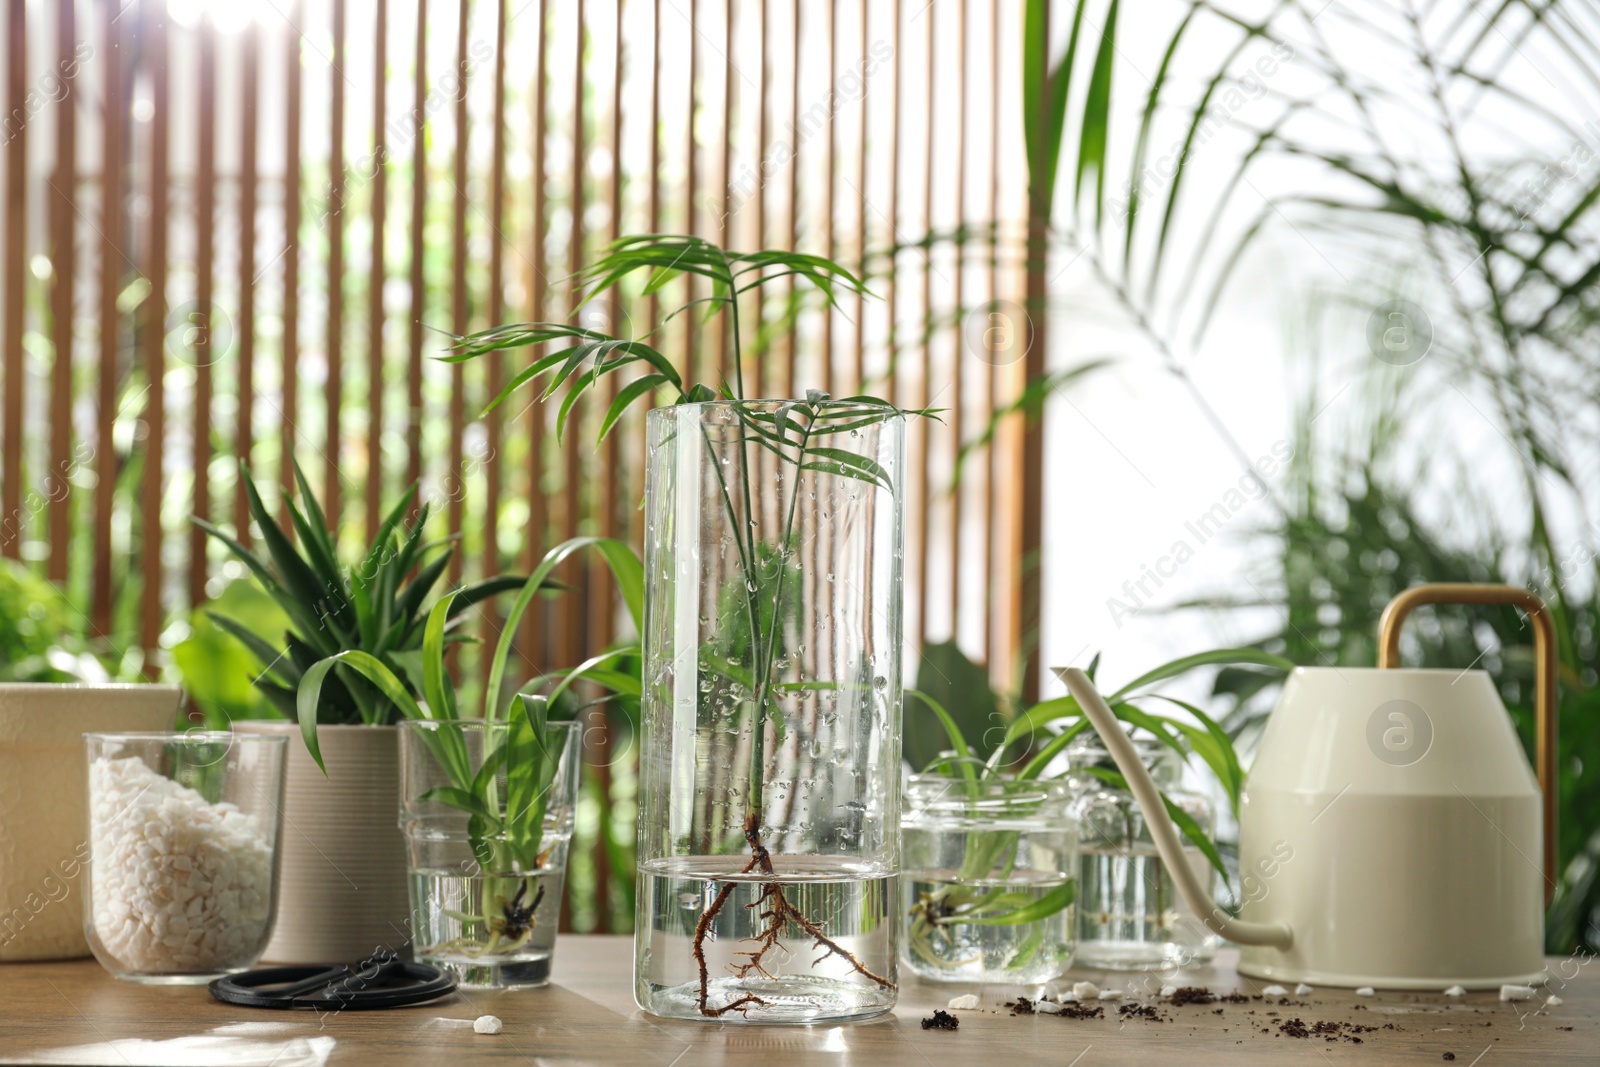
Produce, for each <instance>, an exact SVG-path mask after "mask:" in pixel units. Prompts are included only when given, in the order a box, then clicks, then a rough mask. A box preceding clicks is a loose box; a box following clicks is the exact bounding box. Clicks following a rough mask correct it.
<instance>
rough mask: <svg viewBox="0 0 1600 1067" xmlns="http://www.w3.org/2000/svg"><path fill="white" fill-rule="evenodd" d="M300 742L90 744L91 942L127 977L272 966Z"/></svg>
mask: <svg viewBox="0 0 1600 1067" xmlns="http://www.w3.org/2000/svg"><path fill="white" fill-rule="evenodd" d="M287 747H288V739H287V738H285V737H269V736H251V735H241V734H235V733H229V732H226V731H209V730H207V731H189V732H183V733H127V734H85V735H84V749H85V754H86V756H87V758H88V761H89V826H88V833H89V847H90V852H91V855H90V860H89V864H88V869H87V871H86V873H85V875H84V879H83V892H84V933H85V934H86V936H87V937H88V940H89V947H90V949H91V950H92V951H93V952H94V955H95V958H96V959H98V960H99V961H100V962H101V964H103V965H104V966H105V968H106V970H108V971H110V972H111V973H112V974H113V975H115V976H116V977H118V978H121V979H124V980H127V981H133V982H147V983H157V984H173V985H189V984H202V983H205V982H209V981H210V980H211V979H213V978H216V977H218V976H220V975H224V974H233V973H236V972H239V971H243V970H247V969H249V968H250V967H251V966H253V965H254V964H255V962H256V961H257V960H258V959H260V958H261V954H262V952H264V951H265V950H266V946H267V940H268V938H270V937H271V935H272V924H273V921H274V919H275V918H276V915H277V897H278V839H279V834H280V832H281V823H282V814H281V813H282V809H283V768H284V759H285V754H286V750H287Z"/></svg>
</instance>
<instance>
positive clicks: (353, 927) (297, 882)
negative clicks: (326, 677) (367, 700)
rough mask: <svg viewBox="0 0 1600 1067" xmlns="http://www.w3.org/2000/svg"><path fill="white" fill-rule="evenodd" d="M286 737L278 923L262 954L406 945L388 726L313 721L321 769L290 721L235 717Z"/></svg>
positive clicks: (339, 957)
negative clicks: (318, 746) (336, 724)
mask: <svg viewBox="0 0 1600 1067" xmlns="http://www.w3.org/2000/svg"><path fill="white" fill-rule="evenodd" d="M233 728H234V729H235V730H238V731H240V732H241V733H271V734H284V735H287V736H289V738H290V742H289V758H288V761H287V765H286V767H285V771H284V788H283V797H284V799H283V836H282V839H281V841H282V843H281V845H280V846H279V848H280V852H281V853H282V864H283V872H282V875H281V881H280V884H279V889H278V923H277V926H276V927H274V928H273V933H272V941H271V942H270V943H269V944H268V945H267V950H266V952H265V954H264V955H263V957H262V958H263V960H264V961H266V962H269V963H329V964H335V963H355V962H358V961H360V960H363V959H365V958H366V957H368V956H370V955H371V954H372V953H373V952H374V951H375V950H377V949H380V948H386V949H392V950H394V951H396V952H402V953H403V952H404V950H405V949H406V947H407V946H408V945H409V944H410V943H411V915H410V903H409V901H408V899H407V896H406V850H405V840H404V838H402V837H401V835H400V826H399V823H398V821H397V820H396V818H395V812H396V811H398V810H399V804H400V800H399V797H400V767H399V749H400V731H399V728H398V727H395V726H319V727H317V741H318V743H319V744H320V745H321V748H322V758H323V761H324V762H325V763H326V764H327V766H328V773H327V774H326V775H324V774H323V773H322V770H321V769H320V768H319V767H318V766H317V764H316V761H314V760H313V759H312V758H311V755H310V753H308V752H307V751H306V747H305V745H304V743H302V741H301V740H300V728H299V726H298V725H296V724H295V723H292V722H276V721H272V722H259V721H239V722H235V723H234V724H233Z"/></svg>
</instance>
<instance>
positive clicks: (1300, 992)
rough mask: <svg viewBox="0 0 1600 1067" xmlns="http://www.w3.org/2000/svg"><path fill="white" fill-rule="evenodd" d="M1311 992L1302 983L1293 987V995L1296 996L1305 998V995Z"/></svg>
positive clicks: (1308, 987)
mask: <svg viewBox="0 0 1600 1067" xmlns="http://www.w3.org/2000/svg"><path fill="white" fill-rule="evenodd" d="M1311 991H1312V989H1311V987H1310V986H1308V985H1306V984H1305V983H1304V982H1301V983H1300V984H1299V985H1297V986H1295V987H1294V992H1295V995H1296V996H1300V997H1303V996H1305V995H1306V994H1307V993H1310V992H1311Z"/></svg>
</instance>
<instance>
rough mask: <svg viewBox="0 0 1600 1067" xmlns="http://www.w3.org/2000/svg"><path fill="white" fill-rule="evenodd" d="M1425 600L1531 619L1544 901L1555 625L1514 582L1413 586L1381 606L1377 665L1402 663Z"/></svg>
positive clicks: (1549, 847) (1550, 854)
mask: <svg viewBox="0 0 1600 1067" xmlns="http://www.w3.org/2000/svg"><path fill="white" fill-rule="evenodd" d="M1422 604H1511V605H1514V606H1516V607H1519V608H1521V609H1522V610H1523V611H1526V612H1527V613H1528V619H1529V621H1530V622H1532V623H1533V656H1534V659H1536V660H1537V661H1538V673H1537V675H1536V676H1535V677H1536V681H1535V687H1534V696H1533V704H1534V716H1535V718H1534V723H1535V735H1534V736H1535V744H1536V747H1537V749H1538V752H1537V764H1538V768H1539V788H1540V789H1541V790H1542V791H1543V793H1544V902H1545V904H1546V906H1548V905H1549V903H1550V898H1551V897H1552V896H1553V895H1554V894H1555V891H1556V861H1557V857H1556V792H1557V783H1558V782H1559V781H1560V778H1559V777H1558V776H1557V774H1556V631H1555V624H1554V623H1552V622H1551V621H1550V612H1549V611H1547V610H1546V609H1545V606H1544V601H1542V600H1540V599H1539V598H1538V597H1537V596H1535V595H1534V594H1533V593H1531V592H1529V591H1528V590H1526V589H1523V588H1521V587H1520V586H1515V585H1479V584H1477V583H1475V582H1434V583H1432V584H1429V585H1417V586H1412V587H1411V588H1410V589H1407V590H1406V591H1405V592H1403V593H1401V594H1400V595H1399V596H1397V597H1395V598H1394V599H1393V600H1391V601H1389V606H1388V607H1386V608H1384V609H1383V617H1382V618H1381V619H1379V620H1378V666H1379V667H1390V668H1393V667H1399V666H1400V627H1401V626H1402V625H1403V624H1404V623H1405V621H1406V616H1408V615H1410V614H1411V609H1413V608H1415V607H1418V606H1420V605H1422Z"/></svg>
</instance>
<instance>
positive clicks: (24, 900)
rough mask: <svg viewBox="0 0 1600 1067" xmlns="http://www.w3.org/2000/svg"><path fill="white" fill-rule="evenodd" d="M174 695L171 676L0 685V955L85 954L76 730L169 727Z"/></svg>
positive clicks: (84, 817)
mask: <svg viewBox="0 0 1600 1067" xmlns="http://www.w3.org/2000/svg"><path fill="white" fill-rule="evenodd" d="M178 696H179V693H178V687H177V686H172V685H90V684H83V685H49V684H10V685H0V907H3V908H4V911H3V913H0V960H59V959H74V958H76V957H79V956H87V955H88V954H89V943H88V942H87V941H85V940H84V937H83V896H82V893H81V892H80V891H79V889H78V875H79V872H80V871H81V869H82V867H83V864H84V861H85V860H87V859H88V857H89V843H88V840H87V836H86V831H87V826H88V813H87V810H86V805H87V802H88V784H87V778H86V771H85V761H84V754H83V735H84V734H85V733H123V732H133V731H145V730H170V729H172V728H173V724H174V723H175V722H176V721H177V717H178Z"/></svg>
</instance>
